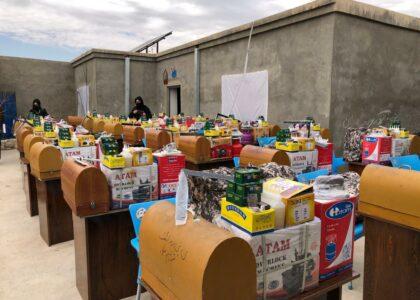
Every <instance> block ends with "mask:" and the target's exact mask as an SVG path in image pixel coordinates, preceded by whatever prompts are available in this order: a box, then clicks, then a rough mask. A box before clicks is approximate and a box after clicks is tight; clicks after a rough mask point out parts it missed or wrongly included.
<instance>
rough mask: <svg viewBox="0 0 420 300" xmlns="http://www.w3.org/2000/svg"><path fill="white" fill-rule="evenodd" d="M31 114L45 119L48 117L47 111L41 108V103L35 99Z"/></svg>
mask: <svg viewBox="0 0 420 300" xmlns="http://www.w3.org/2000/svg"><path fill="white" fill-rule="evenodd" d="M29 114H34V115H37V116H40V117H43V118H45V117H46V116H48V113H47V110H46V109H45V108H42V107H41V101H40V100H39V99H34V101H32V109H31V110H30V111H29Z"/></svg>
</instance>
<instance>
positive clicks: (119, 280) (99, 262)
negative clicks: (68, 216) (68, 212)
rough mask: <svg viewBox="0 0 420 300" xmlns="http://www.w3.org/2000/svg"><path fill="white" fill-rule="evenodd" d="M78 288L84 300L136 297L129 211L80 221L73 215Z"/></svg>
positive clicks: (136, 263) (131, 227)
mask: <svg viewBox="0 0 420 300" xmlns="http://www.w3.org/2000/svg"><path fill="white" fill-rule="evenodd" d="M73 228H74V248H75V256H76V257H75V261H76V286H77V288H78V290H79V292H80V295H81V296H82V298H83V299H85V300H87V299H89V300H90V299H94V300H96V299H101V300H106V299H110V300H113V299H121V298H126V297H129V296H132V295H135V294H136V290H137V283H136V281H137V272H138V258H137V256H136V254H135V251H134V249H132V247H131V245H130V240H131V239H132V238H133V237H134V236H135V234H134V229H133V225H132V223H131V218H130V214H129V212H128V211H122V212H116V213H109V214H104V215H99V216H94V217H86V218H80V217H77V216H75V215H74V214H73Z"/></svg>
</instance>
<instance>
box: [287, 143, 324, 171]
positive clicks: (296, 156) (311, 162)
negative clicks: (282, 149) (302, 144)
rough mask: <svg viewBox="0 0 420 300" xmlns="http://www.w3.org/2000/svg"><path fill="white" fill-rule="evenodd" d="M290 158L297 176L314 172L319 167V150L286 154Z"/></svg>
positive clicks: (291, 165)
mask: <svg viewBox="0 0 420 300" xmlns="http://www.w3.org/2000/svg"><path fill="white" fill-rule="evenodd" d="M286 153H287V156H289V160H290V167H291V168H292V170H293V171H295V173H296V174H301V173H306V172H312V171H315V170H316V169H317V166H318V150H316V149H315V150H313V151H299V152H286Z"/></svg>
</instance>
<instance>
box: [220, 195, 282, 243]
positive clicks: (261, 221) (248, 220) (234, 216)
mask: <svg viewBox="0 0 420 300" xmlns="http://www.w3.org/2000/svg"><path fill="white" fill-rule="evenodd" d="M220 205H221V215H222V218H223V219H224V220H226V221H228V222H229V223H231V224H233V225H235V226H236V227H238V228H240V229H242V230H244V231H246V232H247V233H249V234H251V235H254V234H256V233H259V234H260V233H263V232H269V231H272V230H274V209H272V208H270V209H267V210H264V211H261V212H255V211H253V210H252V209H250V208H248V207H240V206H238V205H235V204H233V203H231V202H229V201H227V200H226V198H223V199H222V201H221V202H220Z"/></svg>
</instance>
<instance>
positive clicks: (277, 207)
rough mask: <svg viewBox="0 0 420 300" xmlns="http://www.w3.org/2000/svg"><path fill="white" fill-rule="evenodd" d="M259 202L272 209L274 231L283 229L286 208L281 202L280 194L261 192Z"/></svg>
mask: <svg viewBox="0 0 420 300" xmlns="http://www.w3.org/2000/svg"><path fill="white" fill-rule="evenodd" d="M261 201H262V202H265V203H267V204H268V205H270V206H271V208H272V209H274V215H275V216H274V229H281V228H284V218H285V213H286V206H285V205H284V203H283V201H282V200H281V197H280V194H275V193H270V192H266V191H263V192H262V194H261Z"/></svg>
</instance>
